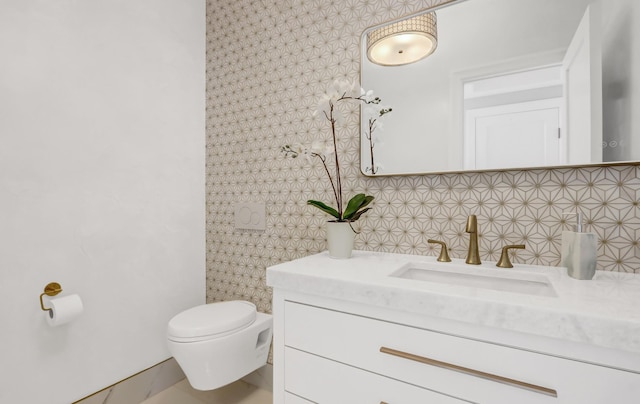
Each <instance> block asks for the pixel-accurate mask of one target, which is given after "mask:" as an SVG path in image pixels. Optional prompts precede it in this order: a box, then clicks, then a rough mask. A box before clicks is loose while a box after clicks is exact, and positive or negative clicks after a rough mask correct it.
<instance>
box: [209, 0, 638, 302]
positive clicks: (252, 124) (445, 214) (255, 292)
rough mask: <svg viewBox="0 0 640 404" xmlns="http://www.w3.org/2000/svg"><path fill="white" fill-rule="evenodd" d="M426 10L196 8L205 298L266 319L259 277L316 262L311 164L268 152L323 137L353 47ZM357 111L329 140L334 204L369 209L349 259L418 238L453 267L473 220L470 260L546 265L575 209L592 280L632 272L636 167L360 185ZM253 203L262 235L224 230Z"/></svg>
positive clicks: (338, 0)
mask: <svg viewBox="0 0 640 404" xmlns="http://www.w3.org/2000/svg"><path fill="white" fill-rule="evenodd" d="M442 2H443V1H438V0H262V1H257V0H238V1H226V0H225V1H223V0H209V1H208V3H207V22H208V30H207V80H208V81H207V94H208V96H207V212H208V214H207V287H208V291H207V299H208V301H210V302H211V301H220V300H231V299H245V300H250V301H253V302H254V303H255V304H256V305H257V306H258V308H259V310H260V311H265V312H270V310H271V292H270V290H269V289H268V288H267V287H266V285H265V272H266V271H265V268H266V267H268V266H270V265H273V264H276V263H279V262H283V261H288V260H292V259H295V258H298V257H302V256H306V255H309V254H314V253H317V252H320V251H323V250H324V249H325V248H326V245H325V239H324V235H325V232H324V223H325V222H326V220H327V218H328V216H326V215H325V214H323V213H322V212H320V211H319V210H317V209H315V208H313V207H310V206H307V205H306V200H307V199H322V200H327V201H328V200H330V198H331V194H330V188H329V184H328V182H327V179H326V177H325V174H324V172H323V171H322V168H321V166H317V165H315V166H312V165H309V164H306V161H305V160H304V159H298V160H301V161H293V160H290V159H285V158H284V156H283V155H282V153H281V152H280V146H282V145H284V144H286V143H297V142H303V143H310V141H311V140H312V139H314V138H317V137H322V138H326V137H327V136H328V132H327V127H326V125H325V122H323V121H322V120H320V119H316V118H314V117H313V116H312V113H313V111H314V110H315V108H316V104H317V97H318V95H319V94H321V93H323V92H324V91H325V89H326V87H327V85H328V84H329V83H331V82H332V81H333V80H334V79H336V78H347V79H349V80H354V79H357V78H358V75H359V59H360V53H359V41H360V34H361V33H362V31H363V30H364V29H365V28H367V27H370V26H372V25H375V24H378V23H381V22H383V21H386V20H390V19H394V18H398V17H401V16H404V15H408V14H411V13H414V12H416V11H419V10H421V9H424V8H427V7H430V6H433V5H436V4H439V3H442ZM358 133H359V129H358V110H357V109H353V111H352V113H351V115H350V116H349V117H348V121H347V124H346V127H345V129H344V130H342V131H341V132H340V134H339V135H340V148H341V151H340V153H341V154H340V156H341V158H342V164H343V166H344V168H343V170H344V178H345V180H344V182H345V183H346V193H347V196H349V195H352V194H353V193H356V192H359V191H366V192H367V193H370V194H372V195H374V196H375V197H376V200H375V204H374V209H373V210H372V211H371V212H369V213H367V214H366V215H365V216H364V217H363V219H361V220H360V221H359V222H358V225H359V226H360V227H361V230H362V233H361V234H360V235H358V236H357V238H356V248H357V249H363V250H375V251H386V252H398V253H410V254H423V255H437V252H436V250H435V249H434V248H433V247H432V246H431V245H429V244H427V239H428V238H437V239H441V240H444V241H446V242H447V244H448V245H449V246H450V248H451V256H452V257H458V258H464V257H465V255H466V246H467V242H468V240H467V235H466V234H465V233H464V226H465V222H466V217H467V216H468V215H469V214H472V213H474V214H477V215H478V221H479V226H480V236H481V238H480V249H481V258H482V259H484V260H494V261H495V260H497V259H498V257H499V253H500V249H501V247H502V246H503V245H505V244H519V243H523V244H525V245H526V249H525V250H516V251H515V252H516V255H515V258H514V262H516V263H527V264H544V265H557V264H558V263H559V260H560V252H559V251H560V237H561V231H562V230H563V229H569V225H568V224H567V223H565V221H564V220H563V218H562V213H563V212H567V211H575V210H576V208H579V209H580V210H582V212H583V213H584V214H585V217H586V223H587V226H586V230H587V231H592V232H595V233H596V234H597V235H598V238H599V244H598V268H599V269H604V270H608V271H625V272H634V271H635V272H640V248H639V247H638V243H639V241H640V209H638V204H639V203H640V167H638V166H612V167H590V168H580V169H575V168H566V169H555V170H531V171H520V170H519V171H507V172H487V173H469V174H441V175H424V176H403V177H383V178H369V177H364V176H362V175H361V174H360V170H359V158H358V150H359V138H358ZM238 201H264V202H266V205H267V230H266V231H264V232H247V231H236V230H234V227H233V211H234V203H236V202H238Z"/></svg>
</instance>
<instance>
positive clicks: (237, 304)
mask: <svg viewBox="0 0 640 404" xmlns="http://www.w3.org/2000/svg"><path fill="white" fill-rule="evenodd" d="M255 319H256V306H255V305H254V304H253V303H251V302H245V301H241V300H235V301H229V302H218V303H209V304H203V305H201V306H196V307H192V308H190V309H188V310H185V311H183V312H182V313H180V314H177V315H176V316H175V317H173V318H172V319H171V320H170V321H169V325H168V327H167V332H168V334H169V335H170V336H173V337H184V338H189V337H204V336H207V335H214V334H220V333H227V332H230V331H234V330H237V329H239V328H244V327H247V326H249V325H250V324H252V323H253V322H254V321H255Z"/></svg>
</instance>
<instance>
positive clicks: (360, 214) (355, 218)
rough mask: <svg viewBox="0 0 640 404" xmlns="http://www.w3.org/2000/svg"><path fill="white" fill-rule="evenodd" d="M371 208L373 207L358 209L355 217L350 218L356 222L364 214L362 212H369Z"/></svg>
mask: <svg viewBox="0 0 640 404" xmlns="http://www.w3.org/2000/svg"><path fill="white" fill-rule="evenodd" d="M369 210H371V208H366V209H363V210H361V211H358V212H356V213H355V214H354V215H353V217H352V218H351V219H349V220H350V221H352V222H355V221H356V220H358V219H360V216H362V214H363V213H365V212H367V211H369Z"/></svg>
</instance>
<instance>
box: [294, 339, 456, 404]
mask: <svg viewBox="0 0 640 404" xmlns="http://www.w3.org/2000/svg"><path fill="white" fill-rule="evenodd" d="M284 357H285V359H284V360H285V362H286V363H287V369H286V371H285V375H284V380H285V390H286V391H287V392H290V393H294V394H295V395H297V396H301V397H304V398H306V399H308V400H310V401H311V402H314V403H320V404H356V403H357V404H369V403H370V404H380V403H385V404H386V403H388V404H416V403H429V404H462V403H466V401H461V400H458V399H455V398H452V397H448V396H445V395H443V394H439V393H436V392H433V391H429V390H426V389H423V388H420V387H416V386H412V385H410V384H407V383H403V382H400V381H397V380H393V379H390V378H388V377H384V376H380V375H377V374H374V373H370V372H366V371H363V370H361V369H356V368H354V367H351V366H347V365H344V364H341V363H338V362H334V361H332V360H329V359H325V358H321V357H319V356H316V355H311V354H308V353H305V352H302V351H298V350H297V349H293V348H286V349H285V355H284ZM302 402H304V401H302ZM291 403H295V401H291Z"/></svg>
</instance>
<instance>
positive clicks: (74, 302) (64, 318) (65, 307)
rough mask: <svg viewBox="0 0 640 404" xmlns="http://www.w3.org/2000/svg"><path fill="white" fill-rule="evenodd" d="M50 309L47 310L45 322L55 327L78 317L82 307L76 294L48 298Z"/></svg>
mask: <svg viewBox="0 0 640 404" xmlns="http://www.w3.org/2000/svg"><path fill="white" fill-rule="evenodd" d="M49 307H51V309H50V310H48V312H47V323H49V325H50V326H52V327H56V326H59V325H62V324H66V323H68V322H70V321H73V320H75V319H76V318H78V317H79V316H80V315H81V314H82V311H83V310H84V307H83V305H82V299H80V296H78V295H68V296H62V297H57V298H52V299H49Z"/></svg>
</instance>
